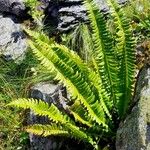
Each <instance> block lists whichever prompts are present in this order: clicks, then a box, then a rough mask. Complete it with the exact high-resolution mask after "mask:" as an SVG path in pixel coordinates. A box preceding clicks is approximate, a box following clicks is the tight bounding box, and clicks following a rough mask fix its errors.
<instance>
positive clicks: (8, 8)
mask: <svg viewBox="0 0 150 150" xmlns="http://www.w3.org/2000/svg"><path fill="white" fill-rule="evenodd" d="M25 11H26V7H25V5H24V4H23V0H0V12H7V13H11V14H15V15H17V16H24V13H25Z"/></svg>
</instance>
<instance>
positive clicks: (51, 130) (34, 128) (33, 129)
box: [26, 124, 69, 137]
mask: <svg viewBox="0 0 150 150" xmlns="http://www.w3.org/2000/svg"><path fill="white" fill-rule="evenodd" d="M26 131H27V132H30V133H33V134H35V135H41V136H44V137H46V136H50V135H54V136H56V135H57V136H69V133H68V131H67V130H65V129H64V128H63V127H62V126H58V125H56V124H52V125H41V124H34V125H30V126H28V127H27V128H26Z"/></svg>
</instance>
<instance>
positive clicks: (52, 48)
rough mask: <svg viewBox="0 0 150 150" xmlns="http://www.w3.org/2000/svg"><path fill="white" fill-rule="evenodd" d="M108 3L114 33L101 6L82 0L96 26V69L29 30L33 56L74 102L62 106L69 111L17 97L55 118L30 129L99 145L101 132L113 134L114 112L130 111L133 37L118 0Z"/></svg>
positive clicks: (121, 114)
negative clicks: (64, 87) (100, 9)
mask: <svg viewBox="0 0 150 150" xmlns="http://www.w3.org/2000/svg"><path fill="white" fill-rule="evenodd" d="M106 2H107V4H108V6H109V8H110V10H109V11H110V13H109V15H110V16H111V17H110V18H111V19H112V20H113V23H114V26H115V31H114V33H115V34H112V32H111V31H110V30H109V27H108V24H107V21H106V20H105V18H104V16H103V13H102V12H100V11H99V8H98V7H97V5H96V4H95V3H94V2H93V1H92V0H84V1H83V3H84V5H85V6H86V8H87V12H88V17H89V20H90V25H91V29H92V30H91V32H92V38H91V40H92V41H93V47H94V49H93V52H92V64H93V65H92V67H89V66H88V64H87V63H84V62H83V60H82V59H81V58H80V57H79V56H78V55H77V54H76V53H75V52H73V51H71V50H70V49H69V48H67V47H66V46H64V45H60V44H58V43H56V42H55V41H53V40H51V39H49V38H48V37H47V36H46V35H44V34H43V33H38V32H33V31H30V30H26V32H27V34H28V35H29V36H30V37H31V38H30V39H29V45H30V47H31V49H32V51H33V53H34V55H35V57H36V58H37V59H38V60H40V62H41V64H42V65H43V66H44V67H45V68H46V69H47V70H48V71H49V73H50V74H54V75H55V78H54V80H57V81H59V83H61V84H64V85H65V86H66V88H67V90H68V92H69V93H70V94H71V101H72V105H68V107H66V108H64V109H66V110H67V112H68V113H66V110H64V111H63V110H62V111H60V110H59V109H58V108H57V107H56V106H55V105H54V104H51V105H49V104H47V103H45V102H43V101H42V100H35V99H23V98H21V99H18V100H14V101H13V102H12V103H10V105H14V106H17V107H22V108H25V109H27V108H30V109H32V110H33V111H34V113H35V114H37V115H41V116H48V118H49V119H50V120H51V124H48V125H39V124H35V125H32V126H29V127H28V128H27V131H28V132H32V133H34V134H38V135H41V134H42V136H48V135H63V136H69V137H74V138H77V139H79V140H83V141H85V142H88V143H90V144H91V145H93V147H94V148H95V149H98V141H99V139H100V137H101V135H102V133H103V134H104V133H106V132H111V127H110V126H109V125H110V124H113V121H112V113H113V112H116V113H117V114H118V118H121V119H122V118H124V116H125V115H126V112H127V111H128V106H129V103H130V101H131V99H132V95H133V85H134V73H135V49H134V47H135V41H134V38H133V36H132V29H131V26H130V23H129V20H128V19H127V18H126V16H125V14H124V12H123V10H122V8H121V7H120V6H119V5H118V4H117V3H116V1H114V0H107V1H106ZM85 38H86V37H85Z"/></svg>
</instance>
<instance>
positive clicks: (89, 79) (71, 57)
mask: <svg viewBox="0 0 150 150" xmlns="http://www.w3.org/2000/svg"><path fill="white" fill-rule="evenodd" d="M26 32H27V33H28V34H29V35H30V36H31V37H32V38H34V39H35V41H36V43H38V45H41V47H43V46H44V45H45V46H47V47H49V48H51V49H52V50H53V52H54V53H55V54H56V55H57V57H59V59H60V60H61V61H62V62H64V64H65V65H67V67H68V68H71V69H72V71H73V73H72V74H73V76H74V75H75V76H76V78H77V80H78V81H79V80H80V81H82V83H83V82H86V83H87V84H86V89H87V88H89V89H92V88H93V86H94V87H96V88H97V85H98V83H100V81H101V78H100V77H98V76H97V75H96V73H95V72H94V71H93V70H92V69H90V68H89V67H88V66H87V64H85V63H84V62H83V60H81V58H80V57H79V56H78V55H77V54H76V53H75V52H74V51H71V50H69V49H68V48H67V47H66V46H64V45H60V44H57V43H55V42H51V41H50V40H48V38H47V37H46V36H45V35H44V34H37V33H34V32H32V31H30V30H26ZM52 43H53V44H52ZM45 49H46V48H45ZM45 51H46V50H45ZM51 55H52V54H51ZM93 74H94V75H93ZM69 76H71V74H69ZM79 77H80V78H79ZM74 81H75V79H74ZM78 81H77V82H75V83H77V84H78V86H79V85H80V88H81V90H82V89H83V88H84V86H83V84H82V83H81V84H79V83H78ZM97 81H98V82H97ZM95 83H96V84H95ZM99 89H100V90H98V91H95V92H97V93H100V95H101V96H100V97H97V99H96V100H100V103H101V107H103V109H104V111H105V113H106V114H107V115H108V116H109V117H111V116H110V113H109V111H108V109H107V107H106V104H105V101H106V96H107V95H108V94H106V91H105V89H104V88H103V87H102V85H101V84H99ZM101 92H102V93H101ZM84 93H89V96H91V95H92V94H93V95H95V93H93V91H89V90H88V91H87V92H86V91H85V89H84ZM91 99H94V98H92V97H91ZM107 99H109V98H107ZM93 102H94V101H93ZM93 102H92V103H93Z"/></svg>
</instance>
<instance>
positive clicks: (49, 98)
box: [28, 83, 67, 150]
mask: <svg viewBox="0 0 150 150" xmlns="http://www.w3.org/2000/svg"><path fill="white" fill-rule="evenodd" d="M66 96H67V94H66V90H65V88H63V87H62V86H61V85H56V84H53V83H38V84H37V85H35V86H33V87H32V88H31V90H30V97H32V98H36V99H42V100H44V101H45V102H47V103H49V104H50V103H54V104H55V105H56V106H58V108H60V109H65V107H66V102H65V101H64V97H66ZM28 122H29V124H35V123H40V124H48V123H50V122H49V120H48V118H47V117H39V116H35V115H34V113H33V112H32V111H30V119H29V121H28ZM30 143H31V148H30V149H31V150H59V148H60V147H61V145H62V139H61V138H58V137H53V136H50V137H45V138H44V137H40V136H36V135H33V134H30Z"/></svg>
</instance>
